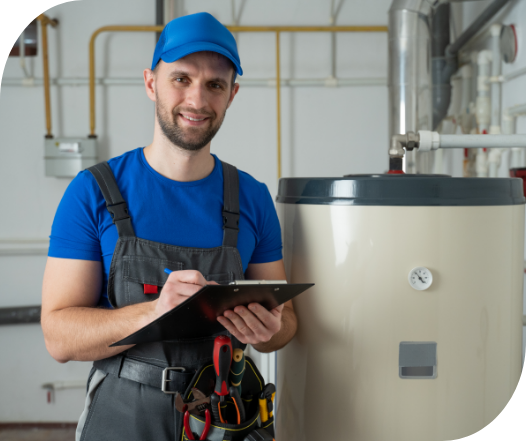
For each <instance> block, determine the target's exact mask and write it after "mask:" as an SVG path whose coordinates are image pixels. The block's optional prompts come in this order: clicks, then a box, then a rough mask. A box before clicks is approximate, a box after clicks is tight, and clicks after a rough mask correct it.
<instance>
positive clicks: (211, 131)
mask: <svg viewBox="0 0 526 441" xmlns="http://www.w3.org/2000/svg"><path fill="white" fill-rule="evenodd" d="M182 112H183V113H184V112H189V113H194V114H199V115H203V116H205V117H207V118H210V123H209V124H208V126H207V127H186V128H183V127H182V126H181V125H180V124H179V114H180V113H182ZM156 113H157V120H158V121H159V126H160V127H161V130H162V131H163V133H164V136H166V137H167V138H168V139H169V140H170V141H171V142H172V144H174V145H176V146H177V147H180V148H181V149H183V150H186V151H189V152H196V151H198V150H201V149H202V148H203V147H204V146H206V145H207V144H208V143H209V142H210V141H212V138H213V137H214V136H215V135H216V133H217V131H218V130H219V128H220V127H221V124H223V120H224V119H225V114H226V109H225V111H224V112H223V114H222V115H220V116H219V117H218V115H217V114H216V113H211V112H207V111H205V110H202V109H190V108H186V109H184V108H182V107H176V108H174V109H173V110H172V111H171V112H170V111H169V110H168V109H166V107H165V106H164V105H163V104H162V102H161V101H160V100H159V96H157V105H156Z"/></svg>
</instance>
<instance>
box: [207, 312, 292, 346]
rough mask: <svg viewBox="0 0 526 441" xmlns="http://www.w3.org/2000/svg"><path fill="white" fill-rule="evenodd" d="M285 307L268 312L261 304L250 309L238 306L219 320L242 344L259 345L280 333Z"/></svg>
mask: <svg viewBox="0 0 526 441" xmlns="http://www.w3.org/2000/svg"><path fill="white" fill-rule="evenodd" d="M283 307H284V305H280V306H278V307H276V308H274V309H272V310H270V311H268V310H267V309H266V308H264V307H263V306H261V305H260V304H259V303H251V304H250V305H248V308H247V307H244V306H236V307H235V308H234V310H233V311H230V310H227V311H225V312H224V313H223V315H222V316H219V317H218V318H217V320H218V321H219V323H221V324H222V325H223V326H224V327H225V328H226V329H227V331H228V332H230V333H231V334H232V335H233V336H234V337H236V338H237V339H238V340H239V341H240V342H241V343H247V344H251V345H257V344H259V343H266V342H268V341H269V340H270V339H271V338H272V337H273V336H274V335H275V334H276V333H278V332H279V330H280V329H281V313H282V311H283Z"/></svg>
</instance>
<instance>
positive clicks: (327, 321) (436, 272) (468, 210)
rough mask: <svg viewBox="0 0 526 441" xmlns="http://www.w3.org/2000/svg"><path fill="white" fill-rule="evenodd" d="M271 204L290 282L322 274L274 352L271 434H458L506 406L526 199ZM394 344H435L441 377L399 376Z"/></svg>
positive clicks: (514, 360)
mask: <svg viewBox="0 0 526 441" xmlns="http://www.w3.org/2000/svg"><path fill="white" fill-rule="evenodd" d="M277 207H278V215H279V218H280V222H281V227H282V232H283V245H284V259H285V267H286V271H287V277H288V281H289V282H314V283H315V284H316V286H315V287H313V288H311V289H309V290H308V291H307V292H305V293H304V294H302V295H300V296H298V297H297V298H296V299H295V300H294V306H295V309H296V313H297V315H298V319H299V329H298V333H297V336H296V337H295V338H294V339H293V341H292V342H291V343H290V344H289V345H288V346H286V347H285V348H284V349H283V350H281V351H280V352H279V353H278V381H277V383H278V391H279V395H278V411H277V430H278V434H277V438H276V439H277V440H280V441H281V440H286V441H321V440H335V441H387V440H388V441H442V440H453V439H458V438H462V437H465V436H468V435H471V434H473V433H475V432H477V431H479V430H480V429H482V428H483V427H484V426H486V425H487V424H489V423H490V422H491V421H492V420H493V419H494V418H495V417H496V416H497V415H498V414H499V413H500V412H501V411H502V409H503V408H504V407H505V406H506V404H507V403H508V401H509V399H510V397H511V396H512V394H513V392H514V390H515V387H516V385H517V383H518V381H519V376H520V373H521V351H522V349H521V340H522V285H523V249H524V247H523V243H524V205H513V206H484V207H477V206H475V207H473V206H471V207H448V206H440V207H400V206H398V207H392V206H352V205H347V206H339V205H302V204H283V203H278V204H277ZM419 266H422V267H426V268H428V269H429V270H430V271H431V272H432V275H433V283H432V285H431V287H430V288H428V289H427V290H425V291H417V290H415V289H413V288H412V287H411V286H410V285H409V282H408V274H409V272H410V270H411V269H413V268H414V267H419ZM401 342H436V343H437V349H436V354H437V355H436V369H437V377H436V378H435V379H402V378H400V376H399V347H400V343H401Z"/></svg>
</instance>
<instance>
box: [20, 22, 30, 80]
mask: <svg viewBox="0 0 526 441" xmlns="http://www.w3.org/2000/svg"><path fill="white" fill-rule="evenodd" d="M18 50H19V53H20V67H21V68H22V70H23V71H24V75H25V77H26V78H29V77H30V76H31V75H29V72H28V71H27V69H26V37H25V32H24V31H22V33H21V34H20V39H19V45H18Z"/></svg>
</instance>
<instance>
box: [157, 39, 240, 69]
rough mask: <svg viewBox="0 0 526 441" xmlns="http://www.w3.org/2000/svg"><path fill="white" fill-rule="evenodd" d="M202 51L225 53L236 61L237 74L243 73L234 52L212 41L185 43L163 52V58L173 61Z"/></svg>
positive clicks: (231, 59) (166, 60)
mask: <svg viewBox="0 0 526 441" xmlns="http://www.w3.org/2000/svg"><path fill="white" fill-rule="evenodd" d="M202 51H210V52H217V53H218V54H221V55H224V56H225V57H227V58H228V59H229V60H230V61H232V63H234V66H235V68H236V72H237V74H238V75H243V69H241V66H240V64H239V61H237V60H236V59H235V58H234V57H233V56H232V54H231V53H230V52H228V51H227V50H225V49H224V48H223V47H221V46H219V45H217V44H214V43H210V42H204V41H197V42H193V43H187V44H183V45H182V46H178V47H176V48H174V49H171V50H169V51H166V52H165V53H164V54H161V59H162V60H163V61H164V62H165V63H173V62H174V61H177V60H179V59H181V58H183V57H186V56H187V55H190V54H193V53H195V52H202Z"/></svg>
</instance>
